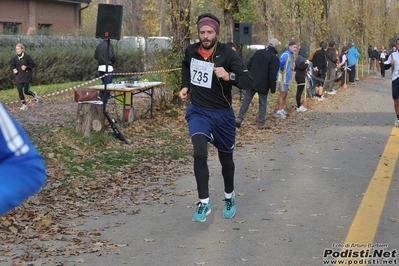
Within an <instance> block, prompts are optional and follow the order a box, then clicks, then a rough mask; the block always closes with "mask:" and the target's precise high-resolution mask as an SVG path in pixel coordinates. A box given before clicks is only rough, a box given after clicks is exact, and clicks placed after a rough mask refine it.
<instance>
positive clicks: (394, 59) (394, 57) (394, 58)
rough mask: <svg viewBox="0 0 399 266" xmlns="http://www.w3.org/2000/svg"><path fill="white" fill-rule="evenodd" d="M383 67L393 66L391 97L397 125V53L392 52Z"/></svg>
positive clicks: (398, 107) (398, 54)
mask: <svg viewBox="0 0 399 266" xmlns="http://www.w3.org/2000/svg"><path fill="white" fill-rule="evenodd" d="M395 43H396V48H398V47H399V38H397V39H396V42H395ZM385 66H386V67H385V68H386V69H388V68H389V67H392V68H393V72H392V73H393V74H392V98H393V104H394V108H395V114H396V123H395V126H396V127H399V72H398V71H397V69H399V53H396V52H395V53H392V54H391V55H390V56H389V58H388V60H386V61H385Z"/></svg>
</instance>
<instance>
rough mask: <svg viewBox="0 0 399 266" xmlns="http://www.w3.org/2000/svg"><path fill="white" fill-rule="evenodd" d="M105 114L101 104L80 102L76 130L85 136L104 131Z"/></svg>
mask: <svg viewBox="0 0 399 266" xmlns="http://www.w3.org/2000/svg"><path fill="white" fill-rule="evenodd" d="M104 123H105V116H104V114H103V106H102V105H101V104H92V103H79V104H78V112H77V114H76V122H75V126H76V127H75V128H76V131H78V132H80V133H82V134H83V136H84V137H86V136H90V135H92V134H96V133H97V134H98V133H101V132H104Z"/></svg>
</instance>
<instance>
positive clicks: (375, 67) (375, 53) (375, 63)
mask: <svg viewBox="0 0 399 266" xmlns="http://www.w3.org/2000/svg"><path fill="white" fill-rule="evenodd" d="M378 57H379V56H378V51H377V46H375V47H374V49H373V51H372V52H371V59H372V61H373V71H374V73H377V72H380V65H379V63H378Z"/></svg>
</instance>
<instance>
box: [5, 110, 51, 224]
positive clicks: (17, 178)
mask: <svg viewBox="0 0 399 266" xmlns="http://www.w3.org/2000/svg"><path fill="white" fill-rule="evenodd" d="M45 182H46V170H45V165H44V161H43V158H42V157H41V156H40V154H39V153H38V151H37V150H36V149H35V147H34V146H33V144H32V143H31V141H30V140H29V139H28V137H27V135H26V134H25V132H24V131H23V129H22V127H21V126H20V125H19V124H18V123H17V122H16V121H15V119H14V118H13V117H11V116H10V115H9V114H8V112H7V111H6V109H4V107H3V105H2V104H1V103H0V216H2V215H4V214H5V213H6V212H8V211H10V210H11V209H13V208H14V207H16V206H18V205H20V204H21V203H22V202H23V201H25V200H26V199H27V198H28V197H29V196H31V195H33V194H34V193H35V192H36V191H38V190H39V189H40V188H41V187H42V186H43V185H44V183H45Z"/></svg>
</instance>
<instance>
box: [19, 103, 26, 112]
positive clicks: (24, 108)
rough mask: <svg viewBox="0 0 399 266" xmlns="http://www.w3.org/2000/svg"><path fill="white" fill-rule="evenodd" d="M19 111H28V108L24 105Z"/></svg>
mask: <svg viewBox="0 0 399 266" xmlns="http://www.w3.org/2000/svg"><path fill="white" fill-rule="evenodd" d="M19 109H20V110H24V111H25V110H28V106H27V105H26V104H24V103H23V104H22V106H21V108H19Z"/></svg>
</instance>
